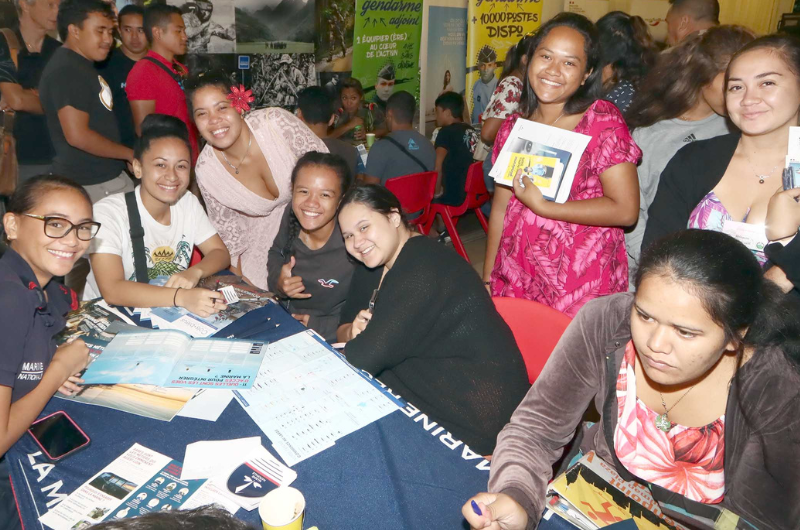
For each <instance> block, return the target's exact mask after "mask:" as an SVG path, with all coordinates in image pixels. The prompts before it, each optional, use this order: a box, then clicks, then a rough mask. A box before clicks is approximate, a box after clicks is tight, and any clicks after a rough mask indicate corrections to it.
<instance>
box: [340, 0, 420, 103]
mask: <svg viewBox="0 0 800 530" xmlns="http://www.w3.org/2000/svg"><path fill="white" fill-rule="evenodd" d="M355 22H356V27H355V34H354V46H353V77H355V78H357V79H358V80H359V81H361V84H362V85H363V86H364V99H365V101H366V102H367V103H370V102H375V103H378V104H381V106H383V104H385V102H386V100H387V99H389V96H391V95H392V93H394V92H395V91H398V90H405V91H406V92H410V93H411V94H413V95H414V97H415V98H417V101H419V43H420V35H421V30H422V0H357V1H356V20H355Z"/></svg>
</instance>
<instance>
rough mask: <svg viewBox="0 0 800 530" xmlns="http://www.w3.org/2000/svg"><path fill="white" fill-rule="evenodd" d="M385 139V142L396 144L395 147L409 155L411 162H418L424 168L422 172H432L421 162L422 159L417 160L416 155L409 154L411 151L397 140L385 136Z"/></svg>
mask: <svg viewBox="0 0 800 530" xmlns="http://www.w3.org/2000/svg"><path fill="white" fill-rule="evenodd" d="M383 139H384V140H389V141H390V142H391V143H393V144H394V145H395V146H396V147H397V148H398V149H400V150H401V151H402V152H403V153H405V154H406V155H407V156H408V157H409V158H411V160H413V161H414V162H416V163H417V164H419V167H421V168H422V171H423V172H425V171H430V169H428V168H427V167H426V166H425V164H423V163H422V162H421V161H420V159H419V158H417V157H415V156H414V155H412V154H411V153H410V152H409V150H408V149H406V148H405V147H403V145H402V144H401V143H400V142H398V141H397V140H395V139H394V138H392V137H391V136H384V137H383Z"/></svg>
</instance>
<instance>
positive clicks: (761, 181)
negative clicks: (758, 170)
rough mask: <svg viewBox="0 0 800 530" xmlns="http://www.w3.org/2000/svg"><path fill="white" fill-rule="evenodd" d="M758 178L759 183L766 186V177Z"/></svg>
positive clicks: (759, 176)
mask: <svg viewBox="0 0 800 530" xmlns="http://www.w3.org/2000/svg"><path fill="white" fill-rule="evenodd" d="M757 176H758V183H759V184H764V179H765V178H766V177H765V176H764V175H757Z"/></svg>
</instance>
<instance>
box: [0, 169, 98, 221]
mask: <svg viewBox="0 0 800 530" xmlns="http://www.w3.org/2000/svg"><path fill="white" fill-rule="evenodd" d="M56 190H75V191H77V192H78V193H80V194H81V195H83V197H84V198H85V199H86V200H87V201H88V203H89V204H92V199H91V198H90V197H89V194H88V193H86V190H85V189H84V188H83V186H81V185H80V184H78V183H77V182H75V181H74V180H72V179H68V178H67V177H62V176H59V175H39V176H38V177H33V178H32V179H28V180H26V181H24V182H22V183H21V184H20V185H19V186H17V189H16V190H15V191H14V194H13V195H12V196H11V197H10V198H9V199H8V206H7V207H6V210H7V211H8V212H9V213H15V214H17V215H22V214H24V213H28V212H30V211H32V210H33V209H34V208H35V207H36V205H37V204H38V203H39V201H40V200H41V199H42V197H44V196H45V195H46V194H48V193H50V192H51V191H56Z"/></svg>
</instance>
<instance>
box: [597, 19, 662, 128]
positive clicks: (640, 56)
mask: <svg viewBox="0 0 800 530" xmlns="http://www.w3.org/2000/svg"><path fill="white" fill-rule="evenodd" d="M597 32H598V33H599V34H600V65H599V68H601V69H602V71H603V90H604V91H605V96H604V98H603V99H606V100H608V101H610V102H611V103H613V104H614V105H616V106H617V108H618V109H619V110H620V111H621V112H622V113H625V112H626V111H627V110H628V107H629V106H630V104H631V101H632V100H633V96H634V94H635V93H636V88H637V86H638V85H639V81H641V80H642V78H644V76H645V75H646V74H647V72H648V70H650V68H652V67H653V65H654V64H655V62H656V57H657V56H658V49H657V48H656V44H655V42H654V41H653V38H652V37H651V36H650V32H649V31H648V30H647V23H646V22H645V21H644V20H643V19H642V17H637V16H631V15H629V14H627V13H623V12H622V11H612V12H611V13H608V14H607V15H604V16H603V17H601V18H600V20H598V21H597Z"/></svg>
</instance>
